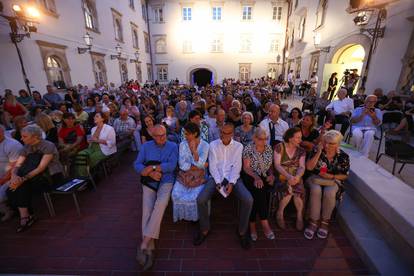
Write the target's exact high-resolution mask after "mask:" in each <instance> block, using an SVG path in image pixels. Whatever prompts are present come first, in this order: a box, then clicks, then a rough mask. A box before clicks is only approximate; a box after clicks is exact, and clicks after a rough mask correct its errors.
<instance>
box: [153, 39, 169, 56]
mask: <svg viewBox="0 0 414 276" xmlns="http://www.w3.org/2000/svg"><path fill="white" fill-rule="evenodd" d="M166 52H167V43H166V42H165V38H159V39H158V40H157V41H155V53H156V54H165V53H166Z"/></svg>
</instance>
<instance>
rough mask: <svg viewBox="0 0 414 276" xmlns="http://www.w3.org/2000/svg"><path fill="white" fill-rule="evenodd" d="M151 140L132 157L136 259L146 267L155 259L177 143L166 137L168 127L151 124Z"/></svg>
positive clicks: (148, 267)
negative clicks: (138, 238)
mask: <svg viewBox="0 0 414 276" xmlns="http://www.w3.org/2000/svg"><path fill="white" fill-rule="evenodd" d="M151 135H152V137H153V138H154V140H152V141H148V142H146V143H144V144H143V145H142V146H141V150H140V152H139V154H138V157H137V160H136V161H135V170H136V171H137V172H138V173H139V174H140V175H141V183H142V184H143V185H142V242H141V245H140V247H139V248H138V254H137V260H138V262H139V263H140V264H141V265H142V266H143V270H148V269H150V268H151V267H152V265H153V262H154V254H153V250H154V249H155V245H154V241H155V240H156V239H158V237H159V234H160V227H161V221H162V217H163V216H164V211H165V208H167V205H168V201H169V199H170V195H171V190H172V187H173V183H174V179H175V176H174V171H175V168H176V167H177V161H178V147H177V144H175V143H173V142H170V141H167V130H166V128H165V127H164V126H162V125H156V126H154V130H153V131H152V134H151Z"/></svg>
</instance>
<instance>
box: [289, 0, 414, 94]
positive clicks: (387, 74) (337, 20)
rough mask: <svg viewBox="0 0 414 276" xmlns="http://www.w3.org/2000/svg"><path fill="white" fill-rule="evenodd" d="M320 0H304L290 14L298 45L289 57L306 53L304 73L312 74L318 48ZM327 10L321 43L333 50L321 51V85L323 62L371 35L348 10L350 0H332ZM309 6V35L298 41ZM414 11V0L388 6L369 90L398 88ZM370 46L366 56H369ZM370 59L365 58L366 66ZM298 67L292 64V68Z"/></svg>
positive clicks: (372, 19)
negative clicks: (361, 29)
mask: <svg viewBox="0 0 414 276" xmlns="http://www.w3.org/2000/svg"><path fill="white" fill-rule="evenodd" d="M317 5H318V1H314V0H302V1H299V5H298V7H297V8H296V9H295V10H294V11H293V14H292V16H291V18H290V22H289V28H290V29H291V28H293V27H294V28H295V45H294V48H291V49H289V52H290V54H289V58H296V57H299V56H300V57H302V62H301V76H302V78H303V79H306V78H308V75H309V66H310V59H311V53H312V52H314V51H316V50H317V49H316V48H315V46H314V43H313V36H314V29H315V26H316V10H317ZM327 7H328V8H327V14H326V18H325V23H324V25H323V26H322V27H321V28H320V29H318V30H317V31H318V32H320V34H321V37H322V40H321V44H320V46H321V47H326V46H330V47H331V51H330V52H329V53H323V52H321V53H320V60H319V70H318V77H319V80H320V81H319V85H320V84H321V83H322V73H323V64H324V63H331V62H332V57H333V55H334V54H335V51H336V50H337V49H338V48H340V47H342V46H344V44H348V43H359V42H361V41H362V40H366V38H369V37H368V36H366V34H364V35H361V34H360V28H359V27H357V26H355V24H354V22H353V19H354V17H355V16H356V14H349V13H347V12H346V11H345V9H346V8H347V7H348V1H334V0H329V1H328V6H327ZM303 10H306V14H307V17H306V27H305V37H304V39H303V41H302V42H300V41H298V25H299V20H300V14H302V12H303ZM413 15H414V2H413V1H412V0H400V1H399V2H397V3H394V4H392V5H390V6H388V8H387V19H386V21H385V24H383V25H385V26H386V31H385V36H384V38H380V39H379V41H378V46H377V49H376V51H375V52H374V54H373V56H372V59H371V65H370V71H369V74H368V80H367V83H366V85H365V86H366V89H367V90H366V91H367V93H368V94H369V93H372V92H373V90H374V89H375V88H377V87H381V88H382V89H384V91H389V90H392V89H395V88H396V87H397V84H398V79H399V76H400V74H401V68H402V60H403V57H404V54H405V52H406V49H407V47H408V43H409V39H410V36H411V33H412V30H413V27H414V24H413V22H412V21H409V20H408V17H412V16H413ZM375 20H376V14H374V15H373V16H372V17H371V19H370V21H369V23H368V25H366V26H364V27H365V28H373V27H374V25H375ZM367 47H368V48H367V49H366V50H367V51H366V53H365V59H366V58H367V56H368V49H369V43H368V46H367ZM365 64H366V60H365V62H364V67H365ZM294 68H296V67H295V66H292V69H294Z"/></svg>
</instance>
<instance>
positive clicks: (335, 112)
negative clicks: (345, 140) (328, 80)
mask: <svg viewBox="0 0 414 276" xmlns="http://www.w3.org/2000/svg"><path fill="white" fill-rule="evenodd" d="M346 95H347V91H346V89H345V88H341V89H340V90H339V91H338V100H334V101H332V102H331V103H330V104H328V106H327V107H326V111H328V112H329V113H330V117H331V118H332V121H333V128H335V124H341V133H342V135H345V132H346V130H347V129H348V127H349V124H350V123H349V118H350V117H351V114H352V112H353V111H354V101H353V100H352V99H350V98H347V97H346Z"/></svg>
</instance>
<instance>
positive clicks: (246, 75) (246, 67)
mask: <svg viewBox="0 0 414 276" xmlns="http://www.w3.org/2000/svg"><path fill="white" fill-rule="evenodd" d="M239 79H240V80H241V81H249V80H250V64H239Z"/></svg>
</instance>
